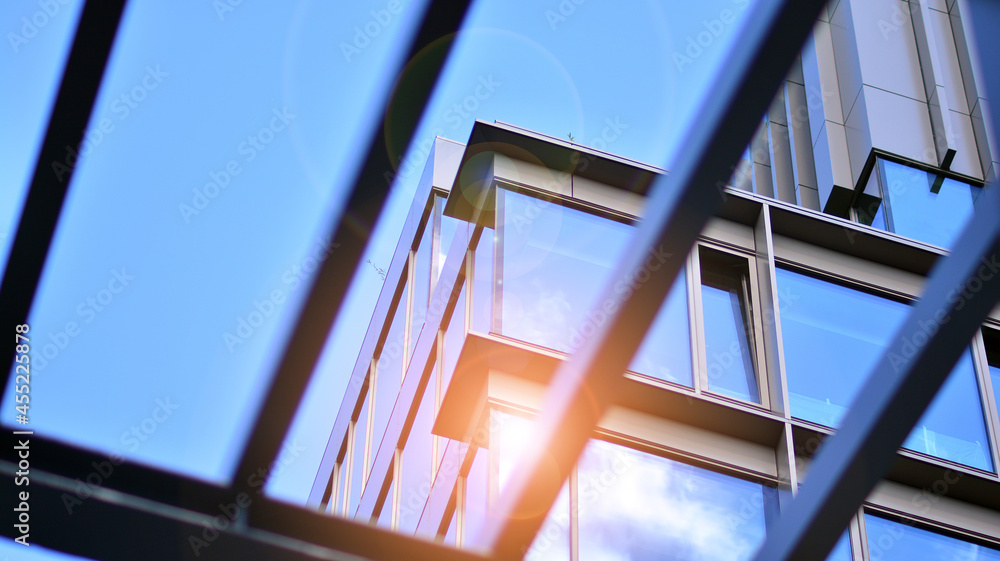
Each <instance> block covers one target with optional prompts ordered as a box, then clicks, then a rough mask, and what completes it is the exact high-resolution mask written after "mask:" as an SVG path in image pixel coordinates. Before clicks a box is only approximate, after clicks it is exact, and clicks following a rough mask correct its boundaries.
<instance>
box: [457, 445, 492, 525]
mask: <svg viewBox="0 0 1000 561" xmlns="http://www.w3.org/2000/svg"><path fill="white" fill-rule="evenodd" d="M489 482H490V452H489V450H487V449H486V448H479V449H478V450H476V457H475V459H473V460H472V467H470V468H469V474H468V475H467V476H466V479H465V512H464V514H465V520H464V525H463V538H462V545H468V544H469V543H470V542H471V541H472V540H473V539H474V538H475V536H476V535H477V534H478V533H479V531H480V530H482V528H483V522H484V521H485V520H486V509H487V508H489V500H490V487H489Z"/></svg>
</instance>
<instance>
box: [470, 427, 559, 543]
mask: <svg viewBox="0 0 1000 561" xmlns="http://www.w3.org/2000/svg"><path fill="white" fill-rule="evenodd" d="M532 427H533V421H532V420H531V419H525V418H524V417H520V416H518V415H512V414H510V413H505V412H503V411H497V410H492V411H490V453H491V454H492V456H491V458H490V460H491V461H492V462H494V463H495V464H496V474H497V481H495V482H491V483H490V484H491V485H494V486H496V493H497V496H500V494H502V493H503V492H504V489H505V488H506V487H507V483H508V482H509V481H510V477H511V475H512V474H513V471H514V469H515V468H516V467H517V462H518V461H519V460H520V456H521V453H522V452H523V451H524V449H525V447H526V446H530V445H531V444H532V442H534V440H533V439H532V434H533V429H532ZM569 509H570V505H569V483H568V482H566V483H564V484H563V486H562V489H561V490H560V491H559V495H558V496H557V497H556V502H555V503H554V504H553V506H552V509H551V510H550V511H549V514H548V516H546V517H545V521H544V522H542V527H541V528H540V529H539V530H538V533H537V534H536V535H535V539H534V541H533V542H532V544H531V546H530V547H529V548H528V553H527V554H526V555H525V557H524V558H525V560H526V561H532V560H542V559H545V560H554V559H565V560H567V561H568V560H569V558H570V537H571V536H570V514H569V512H570V511H569Z"/></svg>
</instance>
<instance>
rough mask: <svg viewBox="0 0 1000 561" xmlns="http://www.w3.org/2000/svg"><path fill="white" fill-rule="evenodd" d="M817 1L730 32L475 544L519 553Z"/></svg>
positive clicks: (763, 10) (610, 395)
mask: <svg viewBox="0 0 1000 561" xmlns="http://www.w3.org/2000/svg"><path fill="white" fill-rule="evenodd" d="M824 3H825V2H823V1H822V0H775V1H764V2H760V3H759V5H758V6H757V7H756V9H755V10H754V13H753V16H752V17H748V18H747V21H746V23H744V24H743V27H742V28H741V29H740V31H739V33H738V35H737V36H736V37H735V38H734V39H735V40H734V41H733V43H732V45H733V46H732V48H730V50H729V52H728V58H727V59H726V60H727V68H726V70H725V72H719V73H718V75H717V76H716V78H715V80H714V82H713V83H712V84H711V86H710V88H709V89H708V90H707V91H708V95H706V96H705V97H704V99H703V101H702V104H701V107H700V108H699V109H698V111H697V112H696V113H695V115H697V119H692V121H691V122H690V124H689V125H688V126H687V128H686V129H685V130H684V133H685V136H684V138H685V142H684V148H683V149H682V150H681V151H680V154H679V155H678V157H677V159H676V161H674V162H671V165H669V166H667V169H669V170H670V175H669V176H661V177H660V178H658V179H657V181H656V183H655V184H654V185H653V188H652V193H651V196H650V199H649V202H648V203H647V207H646V208H647V211H646V215H645V216H644V218H643V222H642V223H641V224H640V225H639V228H638V229H637V231H636V233H635V234H634V237H633V239H632V241H631V243H630V244H629V245H628V247H629V250H628V251H627V252H626V254H625V255H624V256H623V257H622V258H621V259H620V260H619V262H618V263H617V265H616V267H615V271H616V272H615V274H613V275H612V278H611V279H610V280H609V281H608V282H607V283H606V284H605V288H604V290H603V292H602V296H601V298H600V299H599V300H598V303H599V304H598V305H597V306H595V308H594V310H593V311H592V313H591V315H590V318H589V321H588V322H587V325H586V326H585V330H584V331H585V332H584V333H583V334H584V335H590V336H587V337H584V342H583V344H582V345H581V346H580V348H579V349H578V350H577V351H576V352H575V353H574V354H573V356H572V357H571V358H570V359H569V360H568V361H567V362H565V363H563V364H562V365H561V367H560V368H559V369H558V370H557V372H556V374H555V376H554V377H553V379H552V382H551V383H550V384H549V387H548V390H547V393H546V395H545V398H544V402H543V405H542V407H541V408H540V411H541V413H540V415H539V419H538V421H537V422H536V427H535V431H534V434H535V444H534V445H533V446H532V447H530V448H529V449H528V450H526V451H525V453H524V455H523V456H522V457H521V458H520V461H519V464H518V467H517V469H516V470H515V471H514V473H515V475H514V476H513V477H512V479H511V481H510V482H508V487H507V489H506V490H505V491H504V493H503V494H502V495H501V496H500V497H499V498H498V501H497V503H496V505H495V506H494V507H493V508H492V509H491V511H490V512H489V513H488V515H487V520H486V523H485V524H484V529H483V530H482V531H481V534H480V535H479V536H478V539H477V541H476V542H475V547H477V548H480V549H482V550H485V551H489V552H491V554H492V555H493V556H494V557H496V558H498V559H520V558H522V557H523V556H524V554H525V552H526V551H527V548H528V545H529V544H530V543H531V541H532V539H533V538H534V536H535V534H536V533H537V531H538V529H539V527H540V525H541V523H542V520H543V518H544V516H545V513H546V512H547V511H548V510H549V508H550V507H551V506H552V504H553V502H554V500H555V498H556V495H557V494H558V492H559V489H560V487H561V485H562V483H563V482H564V481H565V480H566V477H567V475H568V473H569V470H570V468H571V466H572V465H573V463H574V462H575V461H576V459H577V458H578V457H579V455H580V453H581V451H582V450H583V447H584V446H585V445H586V443H587V440H588V439H589V437H590V435H591V433H592V431H593V428H594V426H595V425H596V423H597V421H598V420H599V419H600V418H601V416H602V415H603V414H604V412H605V410H606V409H607V407H608V406H609V405H610V404H611V403H613V402H614V401H615V398H616V395H617V393H618V390H619V389H620V387H621V385H622V384H621V381H622V372H624V371H625V368H626V367H627V365H628V363H629V361H630V360H631V359H632V356H633V355H634V354H635V351H636V349H637V348H638V346H639V344H640V343H641V341H642V339H643V336H644V335H645V333H646V331H647V330H648V328H649V326H650V324H651V323H652V321H653V319H654V316H655V315H656V313H657V310H659V308H660V305H661V303H662V302H663V300H664V298H665V297H666V294H667V292H668V291H669V289H670V286H671V285H672V284H673V282H674V280H675V279H676V278H677V275H678V273H679V271H680V270H681V268H682V267H683V263H684V260H685V256H687V254H688V253H689V252H690V250H691V248H692V246H693V245H694V242H695V240H696V238H697V236H698V234H699V233H700V232H701V230H702V228H703V227H704V226H705V224H706V223H707V222H708V220H709V218H710V217H711V216H713V215H714V214H715V213H716V212H717V211H718V210H719V209H721V207H722V204H723V202H724V199H725V197H726V194H725V188H724V186H725V185H726V183H727V182H728V180H729V178H730V177H731V175H732V173H733V170H734V169H735V163H736V162H737V161H738V159H739V157H740V154H741V153H742V151H743V149H744V147H745V146H746V145H747V142H748V141H749V140H750V138H751V136H752V135H753V132H754V130H755V129H756V128H757V125H758V124H759V118H760V116H761V115H763V114H764V112H765V110H766V109H767V107H768V105H769V104H770V102H771V99H772V97H773V94H774V92H775V91H776V90H777V88H778V85H779V84H780V83H781V79H782V78H783V77H784V75H785V73H786V72H787V71H788V68H789V67H790V66H791V63H792V61H793V59H794V58H795V56H796V54H797V53H798V52H799V51H800V50H801V48H802V44H803V43H804V42H805V39H806V36H807V35H808V34H809V32H810V31H811V29H812V26H813V22H814V21H815V20H816V18H817V16H818V15H819V11H820V8H822V6H823V5H824Z"/></svg>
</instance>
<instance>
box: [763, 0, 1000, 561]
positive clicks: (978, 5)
mask: <svg viewBox="0 0 1000 561" xmlns="http://www.w3.org/2000/svg"><path fill="white" fill-rule="evenodd" d="M969 4H970V8H972V10H971V15H972V18H971V19H972V21H973V22H975V23H974V25H975V26H976V36H977V43H978V45H977V46H978V47H979V49H980V57H981V59H982V60H995V59H994V58H991V57H996V56H1000V44H997V43H996V41H995V40H987V39H986V38H987V37H990V38H992V36H993V35H992V34H993V33H994V32H995V30H996V29H998V28H1000V2H997V1H995V0H970V2H969ZM986 81H987V87H988V88H989V89H988V92H989V93H992V94H993V95H997V94H996V92H997V91H998V89H1000V74H998V73H997V72H990V73H988V76H987V77H986ZM996 124H997V123H994V126H995V125H996ZM975 208H976V212H975V215H974V216H973V219H972V220H971V221H970V223H969V224H968V225H967V226H966V228H965V230H964V231H963V233H962V235H961V237H960V238H959V239H958V241H957V242H956V243H955V246H954V247H955V249H954V250H953V252H952V254H951V255H949V256H948V257H946V258H944V259H941V260H939V261H938V262H937V264H936V265H935V267H934V270H933V271H932V272H931V276H930V278H929V280H928V282H927V285H926V287H925V289H924V293H923V296H922V297H921V298H920V301H919V302H918V303H917V305H916V307H915V308H914V309H913V311H911V312H910V314H909V316H908V317H907V320H906V323H904V324H903V326H902V327H901V328H900V330H899V331H898V332H897V333H896V335H895V337H894V339H893V342H892V343H891V344H890V345H889V347H888V348H887V349H886V352H885V353H884V354H883V355H882V358H881V359H880V360H879V363H878V365H877V366H876V367H875V370H874V372H873V373H872V374H871V375H870V376H869V378H868V381H867V383H866V384H865V386H864V388H862V390H861V392H860V394H859V397H858V398H857V399H856V401H855V402H854V404H853V405H852V406H851V409H850V411H848V413H847V416H846V417H845V419H844V424H843V426H842V427H841V428H840V429H839V430H838V431H837V433H836V434H835V435H834V436H833V437H832V438H830V439H829V440H828V441H827V442H826V443H825V444H824V445H823V446H822V447H821V448H820V450H819V453H818V454H817V456H816V457H815V458H814V459H813V462H812V467H811V468H810V470H809V480H808V481H807V482H806V483H805V484H804V485H803V486H802V489H801V491H800V492H799V494H798V496H797V497H796V499H795V500H794V501H792V503H791V506H790V507H789V509H788V511H787V512H785V513H783V514H782V516H781V519H780V520H779V522H778V524H777V525H775V526H774V527H773V528H771V529H769V530H768V537H767V540H766V541H765V543H764V545H763V547H762V548H761V549H760V551H759V552H758V553H757V556H756V558H755V559H756V560H757V561H790V560H792V559H824V558H825V557H826V556H827V555H828V554H829V552H830V550H831V549H832V548H833V546H834V544H835V543H836V541H837V539H838V538H839V537H840V535H841V534H842V533H843V530H844V528H846V527H847V524H848V521H849V520H850V517H851V516H852V515H853V514H854V513H855V512H857V509H858V507H859V506H860V505H861V503H862V502H863V501H864V500H865V498H866V497H867V496H868V494H869V493H871V491H872V489H874V487H875V485H877V484H878V482H879V481H880V480H881V479H882V477H884V476H885V474H886V473H887V472H888V471H889V468H890V467H891V466H892V463H893V462H894V461H895V458H896V450H897V449H898V448H899V447H900V446H902V444H903V441H904V440H905V439H906V437H907V435H908V434H909V433H910V431H911V430H912V428H913V426H914V425H915V424H916V422H917V420H918V419H919V418H920V416H921V415H923V413H924V411H925V410H926V409H927V406H928V405H929V404H930V402H931V400H932V399H933V398H934V396H935V394H937V392H938V390H940V389H941V386H942V384H944V381H945V379H947V377H948V374H949V372H951V369H952V368H953V367H954V365H955V362H956V361H957V360H958V358H959V356H961V354H962V353H963V352H965V349H966V348H967V347H968V345H969V341H970V340H971V339H972V336H973V334H974V333H975V331H976V329H978V328H979V326H980V325H981V324H982V322H983V320H984V319H985V318H986V316H987V315H988V314H989V312H990V310H991V309H992V308H993V306H994V305H995V304H996V302H997V300H998V299H1000V262H998V252H1000V222H998V221H997V216H1000V184H997V183H993V184H992V185H989V186H987V189H986V192H985V193H984V194H983V195H981V196H980V198H979V200H978V201H977V203H976V207H975Z"/></svg>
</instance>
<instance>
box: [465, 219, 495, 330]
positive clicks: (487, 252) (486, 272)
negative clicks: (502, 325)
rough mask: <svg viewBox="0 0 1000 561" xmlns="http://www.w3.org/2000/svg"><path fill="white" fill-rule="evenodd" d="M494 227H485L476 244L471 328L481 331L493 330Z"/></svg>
mask: <svg viewBox="0 0 1000 561" xmlns="http://www.w3.org/2000/svg"><path fill="white" fill-rule="evenodd" d="M495 238H496V234H495V231H494V230H493V228H483V233H482V235H481V237H480V238H479V243H478V245H476V248H475V251H476V254H475V255H476V258H475V265H474V268H475V273H474V277H475V280H474V282H473V290H472V291H473V296H472V323H471V325H470V326H469V329H470V330H472V331H476V332H479V333H489V332H490V331H492V330H493V254H494V245H495V243H496V239H495Z"/></svg>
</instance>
